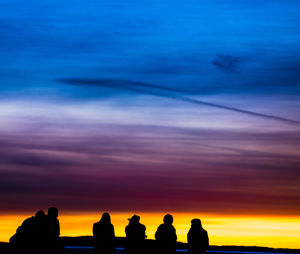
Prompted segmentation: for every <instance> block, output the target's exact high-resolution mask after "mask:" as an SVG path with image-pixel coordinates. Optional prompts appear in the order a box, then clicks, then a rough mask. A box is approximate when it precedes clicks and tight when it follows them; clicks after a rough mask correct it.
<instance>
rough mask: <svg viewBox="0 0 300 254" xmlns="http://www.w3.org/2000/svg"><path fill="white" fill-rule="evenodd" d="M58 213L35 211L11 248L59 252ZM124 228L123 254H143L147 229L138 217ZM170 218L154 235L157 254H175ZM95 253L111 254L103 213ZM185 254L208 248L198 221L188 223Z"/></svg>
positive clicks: (197, 253)
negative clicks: (57, 250)
mask: <svg viewBox="0 0 300 254" xmlns="http://www.w3.org/2000/svg"><path fill="white" fill-rule="evenodd" d="M57 217H58V210H57V208H55V207H51V208H49V209H48V214H47V215H45V213H44V212H43V211H38V212H37V213H36V214H35V216H32V217H30V218H27V219H26V220H24V222H23V223H22V225H21V226H20V227H18V229H17V232H16V234H15V235H13V236H12V237H11V239H10V244H11V245H12V246H14V247H17V248H45V249H56V248H59V244H58V239H59V235H60V228H59V221H58V219H57ZM128 220H129V223H128V225H127V226H126V228H125V233H126V246H125V254H141V253H144V252H145V239H146V238H147V236H146V227H145V225H143V224H141V223H140V217H139V216H138V215H133V216H132V217H131V218H129V219H128ZM172 224H173V216H172V215H170V214H167V215H165V216H164V219H163V224H161V225H160V226H159V227H158V228H157V231H156V233H155V239H156V242H155V243H156V250H155V253H158V254H174V253H175V252H176V241H177V235H176V229H175V228H174V226H173V225H172ZM93 239H94V249H95V252H96V253H103V254H114V252H115V231H114V226H113V225H112V223H111V219H110V215H109V213H104V214H103V215H102V217H101V219H100V221H99V222H96V223H94V225H93ZM187 241H188V252H189V253H190V254H203V253H205V252H206V250H207V248H208V246H209V240H208V235H207V231H206V230H204V229H203V227H202V224H201V221H200V219H193V220H192V221H191V228H190V230H189V232H188V234H187Z"/></svg>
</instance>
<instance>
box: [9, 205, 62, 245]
mask: <svg viewBox="0 0 300 254" xmlns="http://www.w3.org/2000/svg"><path fill="white" fill-rule="evenodd" d="M57 217H58V209H57V208H56V207H50V208H49V209H48V214H47V215H46V214H45V212H44V211H42V210H40V211H38V212H36V214H35V216H32V217H30V218H27V219H26V220H24V221H23V223H22V225H21V226H20V227H18V229H17V232H16V233H15V234H14V235H13V236H12V237H11V238H10V240H9V243H10V244H11V245H12V246H14V247H17V248H44V249H53V248H57V246H58V239H59V235H60V227H59V221H58V219H57Z"/></svg>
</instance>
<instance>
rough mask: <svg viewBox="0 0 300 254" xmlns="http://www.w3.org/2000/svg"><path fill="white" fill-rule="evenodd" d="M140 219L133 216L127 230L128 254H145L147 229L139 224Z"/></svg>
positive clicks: (126, 251) (126, 249)
mask: <svg viewBox="0 0 300 254" xmlns="http://www.w3.org/2000/svg"><path fill="white" fill-rule="evenodd" d="M139 220H140V217H139V216H137V215H133V216H132V218H131V219H129V221H130V222H129V224H128V226H126V228H125V233H126V248H125V253H127V254H140V253H143V252H144V241H145V238H146V227H145V226H144V225H143V224H141V223H140V222H139Z"/></svg>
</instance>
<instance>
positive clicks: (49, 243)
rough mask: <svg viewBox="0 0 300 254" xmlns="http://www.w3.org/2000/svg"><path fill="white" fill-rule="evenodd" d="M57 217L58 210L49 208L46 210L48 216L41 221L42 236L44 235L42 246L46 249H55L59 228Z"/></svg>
mask: <svg viewBox="0 0 300 254" xmlns="http://www.w3.org/2000/svg"><path fill="white" fill-rule="evenodd" d="M57 217H58V210H57V208H55V207H50V208H49V209H48V214H47V215H46V216H45V217H44V220H43V229H42V230H43V235H44V237H43V238H44V243H43V244H44V245H45V247H46V248H50V249H53V248H57V247H58V238H59V235H60V226H59V221H58V219H57Z"/></svg>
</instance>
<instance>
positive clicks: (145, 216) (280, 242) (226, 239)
mask: <svg viewBox="0 0 300 254" xmlns="http://www.w3.org/2000/svg"><path fill="white" fill-rule="evenodd" d="M138 214H139V215H140V216H141V223H143V224H145V226H146V228H147V231H146V234H147V236H148V239H154V234H155V231H156V229H157V227H158V226H159V225H160V224H161V223H162V218H163V216H164V214H162V213H138ZM30 216H31V215H0V223H1V228H0V241H5V242H7V241H8V240H9V238H10V237H11V236H12V235H13V234H14V233H15V231H16V229H17V227H18V226H20V225H21V223H22V221H23V220H24V219H25V218H27V217H30ZM131 216H132V213H130V214H129V213H111V219H112V223H113V224H114V227H115V232H116V236H125V232H124V229H125V226H126V225H127V224H128V220H127V218H129V217H131ZM173 216H174V226H175V228H176V231H177V235H178V241H181V242H186V234H187V232H188V230H189V227H190V221H191V219H193V218H200V219H201V220H202V224H203V227H204V228H205V229H206V230H207V231H208V234H209V238H210V244H211V245H239V246H264V247H274V248H294V249H295V248H300V244H299V242H300V217H262V216H261V217H259V216H257V217H254V216H253V217H250V216H247V217H239V216H222V217H220V216H216V215H209V214H208V215H204V214H201V215H200V214H198V215H197V214H195V213H193V214H191V213H190V214H189V213H177V214H175V213H173ZM100 217H101V214H96V213H84V214H82V213H81V214H79V213H76V214H75V213H60V216H59V220H60V226H61V236H82V235H92V226H93V223H94V222H96V221H99V219H100Z"/></svg>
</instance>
